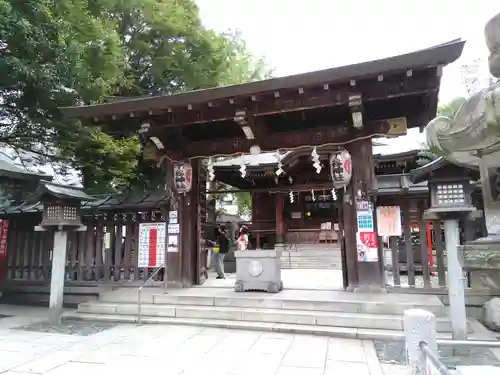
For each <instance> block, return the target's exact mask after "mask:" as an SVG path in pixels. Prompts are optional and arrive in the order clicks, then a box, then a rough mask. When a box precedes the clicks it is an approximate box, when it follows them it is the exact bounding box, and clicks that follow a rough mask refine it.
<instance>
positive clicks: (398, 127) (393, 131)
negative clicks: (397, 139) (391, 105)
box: [387, 117, 408, 135]
mask: <svg viewBox="0 0 500 375" xmlns="http://www.w3.org/2000/svg"><path fill="white" fill-rule="evenodd" d="M387 122H388V123H389V131H388V132H387V134H388V135H404V134H406V131H407V130H408V124H407V123H406V117H396V118H390V119H388V120H387Z"/></svg>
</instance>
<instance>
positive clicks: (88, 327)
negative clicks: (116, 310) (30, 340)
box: [16, 320, 116, 336]
mask: <svg viewBox="0 0 500 375" xmlns="http://www.w3.org/2000/svg"><path fill="white" fill-rule="evenodd" d="M115 326H116V324H112V323H101V322H87V321H85V322H84V321H77V320H75V321H72V320H66V321H63V322H62V324H51V323H48V322H39V323H34V324H29V325H25V326H22V327H18V328H16V329H18V330H22V331H31V332H44V333H58V334H63V335H72V336H91V335H93V334H95V333H99V332H102V331H105V330H107V329H109V328H113V327H115Z"/></svg>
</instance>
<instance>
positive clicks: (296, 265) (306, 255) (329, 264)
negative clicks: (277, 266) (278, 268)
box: [281, 244, 342, 270]
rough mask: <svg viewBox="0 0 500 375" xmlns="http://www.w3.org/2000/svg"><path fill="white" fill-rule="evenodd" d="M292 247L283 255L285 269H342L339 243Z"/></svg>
mask: <svg viewBox="0 0 500 375" xmlns="http://www.w3.org/2000/svg"><path fill="white" fill-rule="evenodd" d="M302 246H303V247H302V248H301V247H299V248H292V250H288V249H287V250H286V251H284V252H283V254H282V256H281V264H282V268H283V269H334V270H340V269H342V258H341V254H340V249H339V248H338V247H337V245H335V244H334V245H330V246H332V247H333V248H330V249H328V248H326V249H325V248H324V247H325V245H319V246H318V245H316V247H313V246H314V245H310V246H309V247H304V245H302Z"/></svg>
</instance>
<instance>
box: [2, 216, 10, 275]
mask: <svg viewBox="0 0 500 375" xmlns="http://www.w3.org/2000/svg"><path fill="white" fill-rule="evenodd" d="M8 236H9V221H8V220H4V219H0V281H1V280H3V279H4V278H5V268H6V265H5V262H6V260H7V238H8Z"/></svg>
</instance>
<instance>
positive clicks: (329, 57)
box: [196, 0, 500, 152]
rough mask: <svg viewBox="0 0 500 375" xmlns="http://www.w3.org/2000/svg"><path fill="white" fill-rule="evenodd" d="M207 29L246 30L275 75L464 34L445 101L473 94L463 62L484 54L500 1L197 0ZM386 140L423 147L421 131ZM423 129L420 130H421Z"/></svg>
mask: <svg viewBox="0 0 500 375" xmlns="http://www.w3.org/2000/svg"><path fill="white" fill-rule="evenodd" d="M196 2H197V4H198V7H199V8H200V16H201V18H202V21H203V23H204V25H205V26H206V27H209V28H211V29H215V30H218V31H224V30H227V29H239V30H240V31H241V33H242V36H243V38H244V39H245V41H246V43H247V46H248V48H249V50H250V51H251V52H252V53H253V54H254V55H255V56H258V57H263V58H264V59H265V60H266V61H267V63H268V64H269V65H270V66H271V67H273V68H274V69H275V73H274V75H275V76H286V75H292V74H299V73H305V72H310V71H315V70H320V69H327V68H333V67H336V66H342V65H349V64H354V63H359V62H364V61H370V60H376V59H380V58H385V57H390V56H394V55H398V54H404V53H407V52H412V51H416V50H419V49H424V48H428V47H432V46H434V45H437V44H441V43H444V42H448V41H451V40H453V39H457V38H462V39H464V40H466V41H467V43H466V45H465V49H464V53H463V55H462V57H461V58H460V59H459V60H457V62H455V63H453V64H451V65H449V66H447V67H446V68H445V69H444V72H443V78H442V84H441V91H440V101H441V102H447V101H450V100H451V99H453V98H455V97H457V96H465V95H466V94H467V91H466V88H465V85H464V84H463V76H464V75H463V73H462V72H463V69H462V66H463V64H468V63H471V62H472V61H474V60H475V59H478V58H479V59H482V64H481V65H480V66H479V71H480V74H481V75H483V74H484V76H485V77H487V57H488V50H487V48H486V44H485V41H484V25H485V24H486V22H487V21H488V20H489V19H490V18H491V17H493V16H494V15H495V14H497V13H498V12H500V6H499V5H500V3H499V2H498V0H475V1H472V2H470V3H465V2H463V3H462V2H460V1H451V0H419V1H408V0H406V1H405V0H399V1H398V0H358V1H339V0H307V1H303V0H196ZM409 133H410V134H409V135H408V136H406V137H400V138H399V139H392V140H387V141H386V143H387V144H388V147H390V148H391V150H392V151H393V152H400V151H405V150H408V149H409V148H410V149H412V148H419V146H420V145H421V144H422V142H423V141H424V140H425V137H424V135H423V134H418V131H417V130H411V131H409ZM417 134H418V135H417Z"/></svg>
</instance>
